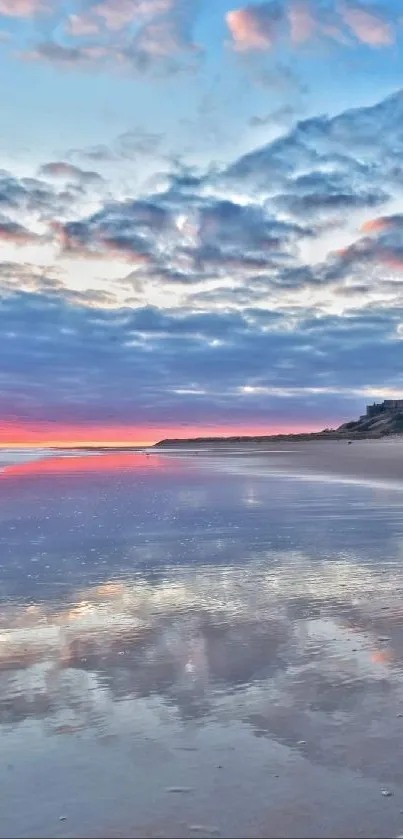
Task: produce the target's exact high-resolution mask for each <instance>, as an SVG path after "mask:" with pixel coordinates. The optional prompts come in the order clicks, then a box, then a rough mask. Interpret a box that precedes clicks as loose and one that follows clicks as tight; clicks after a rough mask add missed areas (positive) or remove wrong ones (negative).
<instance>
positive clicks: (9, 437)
mask: <svg viewBox="0 0 403 839" xmlns="http://www.w3.org/2000/svg"><path fill="white" fill-rule="evenodd" d="M296 430H297V429H296V428H295V426H286V427H284V426H278V427H268V426H253V425H251V426H243V427H238V426H237V427H231V426H224V427H223V426H197V425H192V426H187V427H183V426H173V427H170V428H156V427H153V428H147V427H140V426H138V427H135V426H134V427H130V426H129V427H127V426H125V427H119V426H117V427H108V426H71V425H69V426H63V425H58V426H56V427H55V426H54V425H53V424H52V425H51V424H46V423H43V424H41V425H31V424H29V423H26V424H23V423H16V424H13V423H2V424H1V426H0V448H7V447H9V448H13V447H17V448H26V447H29V448H46V447H49V448H54V447H56V448H63V447H66V448H70V447H71V448H74V447H75V446H110V447H116V448H119V447H127V446H150V445H154V444H155V443H157V442H158V441H159V440H163V439H166V438H167V437H169V438H175V439H181V438H189V437H231V436H248V435H252V436H253V435H255V436H265V435H268V434H283V433H292V432H294V431H296ZM298 430H300V431H301V430H302V431H304V430H306V431H309V430H312V428H311V427H309V428H308V427H306V428H305V429H304V428H302V429H301V427H300V426H298Z"/></svg>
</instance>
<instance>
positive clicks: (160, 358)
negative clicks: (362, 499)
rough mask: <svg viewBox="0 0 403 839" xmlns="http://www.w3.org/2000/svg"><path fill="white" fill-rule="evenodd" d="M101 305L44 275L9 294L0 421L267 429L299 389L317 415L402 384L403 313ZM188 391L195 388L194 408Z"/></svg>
mask: <svg viewBox="0 0 403 839" xmlns="http://www.w3.org/2000/svg"><path fill="white" fill-rule="evenodd" d="M105 302H106V303H107V301H105V300H103V299H102V296H101V297H97V296H96V295H94V296H93V299H92V300H91V299H89V295H88V294H87V296H81V297H80V295H79V294H77V293H76V292H67V291H66V290H63V288H61V287H60V284H59V285H58V284H55V283H52V282H50V283H49V282H48V283H46V282H44V281H43V280H42V279H41V278H40V277H37V278H36V287H35V289H34V290H32V291H25V292H22V291H20V290H18V289H14V290H13V289H12V288H11V287H10V286H9V287H8V291H7V292H6V293H3V299H2V304H1V307H0V352H1V356H2V358H3V363H2V370H1V375H0V393H1V398H2V404H3V406H4V412H5V416H6V415H7V413H8V412H12V414H13V416H20V417H24V416H26V415H27V413H29V416H30V417H31V418H32V419H36V420H38V421H39V420H49V421H51V420H53V421H58V420H61V419H63V420H64V421H65V422H67V421H79V422H86V421H92V422H100V423H102V422H103V421H105V417H107V418H108V421H114V422H116V423H118V422H119V423H128V424H130V423H134V422H136V423H138V422H146V423H151V424H152V423H156V422H157V420H158V422H159V423H164V422H166V421H167V420H168V418H169V417H171V419H172V417H173V416H176V417H178V416H180V417H181V419H182V421H186V422H190V421H193V422H196V421H197V422H201V421H203V420H204V421H210V422H214V421H220V422H221V421H222V422H228V423H234V424H236V423H237V422H243V421H249V422H251V421H254V422H258V421H259V422H267V423H268V425H269V424H270V422H271V421H273V418H276V419H278V418H280V417H282V418H283V420H286V418H287V416H288V417H289V416H290V410H297V406H299V408H298V411H299V417H301V415H302V414H303V413H304V408H303V405H301V395H302V394H303V393H304V389H305V388H308V389H312V388H313V389H315V390H317V393H316V397H315V399H316V403H315V404H316V408H317V410H318V411H319V413H318V417H320V416H323V417H324V416H325V414H326V413H327V415H328V411H329V410H330V408H329V406H331V405H334V404H335V403H336V402H337V403H338V404H339V406H340V405H341V403H342V402H343V398H346V395H345V396H344V397H343V394H347V397H348V392H349V391H353V392H354V389H360V388H362V387H365V386H366V387H368V388H374V390H376V388H377V387H378V388H379V387H381V386H382V387H387V386H388V385H389V386H391V385H393V386H398V385H399V383H400V384H401V383H402V382H403V376H402V372H401V357H400V352H401V341H400V339H399V335H398V332H397V327H398V325H399V323H400V320H401V318H402V316H403V307H402V308H401V309H400V311H399V310H395V309H394V310H392V311H385V312H383V313H381V312H372V313H371V312H367V313H357V314H354V315H351V316H349V317H346V318H339V317H331V316H327V317H317V316H315V317H312V318H305V319H303V318H300V320H299V322H298V323H296V322H294V323H293V321H292V320H290V319H289V318H287V316H286V315H285V314H284V313H283V314H281V313H277V314H273V313H270V312H264V311H262V310H260V311H256V310H254V309H252V308H251V309H245V310H244V311H243V312H234V311H233V312H219V311H217V312H198V313H195V312H192V311H191V310H171V311H162V310H159V309H156V308H155V307H150V306H148V307H142V308H137V309H130V308H119V309H111V308H106V307H105V305H104V304H105ZM245 386H248V387H250V386H252V387H256V388H257V391H256V393H254V392H252V391H251V392H249V393H248V392H244V391H243V388H244V387H245ZM194 389H196V390H198V391H201V393H199V394H198V397H197V402H196V401H195V398H194V396H192V391H193V390H194ZM186 392H188V395H186ZM305 398H306V399H307V400H308V401H309V400H310V399H311V397H309V392H308V393H306V394H305ZM350 398H351V396H350ZM357 401H358V397H357ZM306 410H308V409H306ZM301 412H302V414H301ZM308 413H309V411H308Z"/></svg>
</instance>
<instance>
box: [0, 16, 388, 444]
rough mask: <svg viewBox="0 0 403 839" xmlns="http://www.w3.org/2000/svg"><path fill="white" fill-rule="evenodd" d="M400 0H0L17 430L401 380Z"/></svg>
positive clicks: (4, 361) (354, 402) (117, 428)
mask: <svg viewBox="0 0 403 839" xmlns="http://www.w3.org/2000/svg"><path fill="white" fill-rule="evenodd" d="M402 79H403V9H402V7H401V3H400V0H383V1H382V2H379V3H376V2H373V1H372V0H269V2H262V3H250V4H246V5H242V3H241V2H240V3H237V2H236V0H64V2H63V3H61V2H59V0H0V80H1V81H0V91H1V106H2V131H1V135H0V445H3V446H5V445H10V444H18V445H27V446H28V445H29V446H31V445H34V446H39V445H44V444H56V445H57V444H63V445H65V444H66V445H67V444H76V443H82V444H84V443H117V444H122V443H126V444H130V443H151V442H155V441H157V440H158V439H161V438H165V437H172V436H174V437H188V436H200V435H216V434H228V435H230V434H254V433H258V434H264V433H267V434H270V433H275V432H278V431H293V430H302V431H304V430H318V429H321V428H325V427H337V426H338V425H340V424H341V423H342V422H344V421H347V420H349V419H352V418H356V417H357V416H358V415H359V414H361V413H362V412H363V410H364V408H365V405H366V404H367V403H368V402H370V401H373V400H374V399H383V398H394V397H396V398H397V397H403V343H402V342H403V278H402V270H403V87H402Z"/></svg>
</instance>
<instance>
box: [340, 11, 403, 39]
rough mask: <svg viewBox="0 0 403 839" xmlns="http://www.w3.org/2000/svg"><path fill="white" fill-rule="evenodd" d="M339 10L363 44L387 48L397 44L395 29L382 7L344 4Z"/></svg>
mask: <svg viewBox="0 0 403 839" xmlns="http://www.w3.org/2000/svg"><path fill="white" fill-rule="evenodd" d="M339 9H340V14H341V17H342V19H343V21H344V23H345V24H346V25H347V26H348V27H349V28H350V29H351V31H352V32H353V33H354V35H355V36H356V38H358V40H359V41H361V42H362V43H363V44H367V45H368V46H371V47H387V46H390V45H391V44H393V43H394V42H395V40H396V34H395V30H394V27H393V25H392V23H391V22H389V21H388V19H387V18H386V16H385V13H384V10H382V9H381V8H380V7H376V6H375V7H373V9H372V8H371V6H369V7H368V6H364V5H363V4H358V3H351V2H342V3H340V5H339Z"/></svg>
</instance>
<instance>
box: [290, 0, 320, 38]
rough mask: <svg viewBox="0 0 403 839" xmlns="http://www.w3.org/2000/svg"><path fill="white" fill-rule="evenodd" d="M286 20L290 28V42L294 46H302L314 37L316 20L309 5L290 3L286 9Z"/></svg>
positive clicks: (302, 0) (303, 0)
mask: <svg viewBox="0 0 403 839" xmlns="http://www.w3.org/2000/svg"><path fill="white" fill-rule="evenodd" d="M288 20H289V22H290V27H291V40H292V42H293V43H294V44H302V43H304V42H306V41H310V39H311V38H312V37H313V36H314V34H315V31H316V29H317V25H318V24H317V20H316V19H315V17H314V15H313V11H312V8H311V5H310V3H307V2H305V0H301V2H294V3H291V5H290V7H289V9H288Z"/></svg>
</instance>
